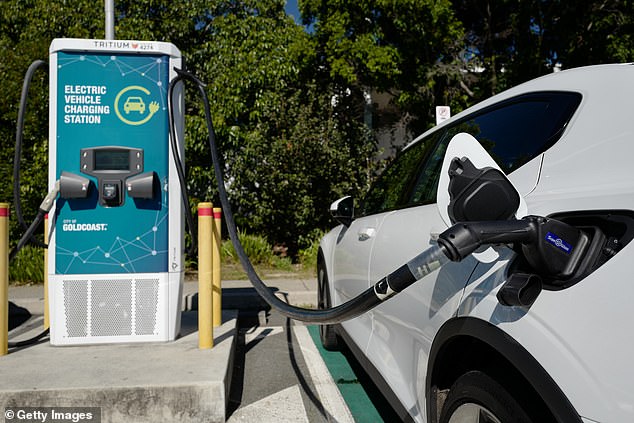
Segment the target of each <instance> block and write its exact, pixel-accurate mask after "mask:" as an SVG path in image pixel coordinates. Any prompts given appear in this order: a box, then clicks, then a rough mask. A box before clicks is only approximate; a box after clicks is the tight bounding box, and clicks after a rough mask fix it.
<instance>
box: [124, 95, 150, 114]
mask: <svg viewBox="0 0 634 423" xmlns="http://www.w3.org/2000/svg"><path fill="white" fill-rule="evenodd" d="M123 110H124V111H125V114H126V115H127V114H130V112H131V111H137V112H139V113H140V114H143V113H145V103H144V102H143V99H142V98H141V97H128V98H127V99H126V101H125V103H124V104H123Z"/></svg>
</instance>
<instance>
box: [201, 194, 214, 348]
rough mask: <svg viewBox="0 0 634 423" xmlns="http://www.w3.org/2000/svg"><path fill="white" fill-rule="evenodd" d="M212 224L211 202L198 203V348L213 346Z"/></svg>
mask: <svg viewBox="0 0 634 423" xmlns="http://www.w3.org/2000/svg"><path fill="white" fill-rule="evenodd" d="M212 226H213V213H212V205H211V203H199V204H198V348H199V349H201V350H202V349H209V348H213V346H214V334H213V326H212V300H211V297H212V281H211V272H212V269H211V266H212V259H211V254H212V246H211V242H212V241H211V238H212V235H211V234H212Z"/></svg>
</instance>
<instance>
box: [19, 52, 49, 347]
mask: <svg viewBox="0 0 634 423" xmlns="http://www.w3.org/2000/svg"><path fill="white" fill-rule="evenodd" d="M40 68H41V69H44V70H46V71H48V64H47V63H46V62H45V61H43V60H35V61H34V62H33V63H31V65H30V66H29V68H28V69H27V71H26V74H25V75H24V82H23V84H22V93H21V95H20V106H19V109H18V120H17V125H16V132H15V151H14V156H13V207H14V209H15V215H16V218H17V220H18V223H19V224H20V226H21V227H22V229H23V230H24V231H25V232H24V235H22V237H21V238H20V240H19V241H18V244H17V245H16V246H15V247H14V248H13V249H12V250H11V252H10V253H9V261H12V260H13V259H14V258H15V256H16V255H17V254H18V252H19V251H20V250H21V249H22V248H23V247H24V246H25V245H26V244H28V243H29V242H31V243H33V244H35V245H37V246H39V247H42V248H48V245H47V243H46V240H44V242H41V241H40V240H38V239H37V238H36V237H35V232H36V231H37V229H38V228H39V226H40V225H41V223H42V221H43V220H44V217H45V216H46V213H48V210H50V207H48V210H46V207H45V209H43V208H42V205H44V204H45V202H46V201H47V199H49V197H50V196H51V194H50V193H49V195H47V196H46V198H45V200H44V202H43V203H42V205H40V208H39V209H38V212H37V215H36V216H35V218H34V219H33V221H32V222H31V224H30V225H27V224H26V221H25V220H24V216H23V214H22V201H21V196H20V191H21V189H20V161H21V160H22V144H23V140H24V119H25V116H26V106H27V98H28V94H29V89H30V87H31V81H32V80H33V75H34V74H35V72H36V71H37V70H38V69H40ZM57 189H59V184H57ZM55 195H57V193H55ZM49 203H50V205H52V202H51V201H49ZM44 271H45V272H46V271H47V270H46V269H44ZM48 334H49V329H45V330H44V331H42V332H40V333H39V334H37V335H35V336H34V337H32V338H29V339H25V340H22V341H15V342H11V341H10V342H9V348H21V347H25V346H28V345H32V344H35V343H36V342H38V341H39V340H40V339H42V338H44V337H45V336H46V335H48Z"/></svg>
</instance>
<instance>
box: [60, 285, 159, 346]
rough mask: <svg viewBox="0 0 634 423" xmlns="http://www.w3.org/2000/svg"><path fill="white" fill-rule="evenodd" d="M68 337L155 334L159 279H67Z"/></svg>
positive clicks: (66, 309)
mask: <svg viewBox="0 0 634 423" xmlns="http://www.w3.org/2000/svg"><path fill="white" fill-rule="evenodd" d="M62 284H63V292H64V316H65V322H66V332H67V334H68V337H70V338H77V337H94V336H131V335H156V334H157V327H156V323H157V311H158V301H159V280H158V279H152V278H149V279H129V278H128V279H92V280H90V279H89V280H64V281H62Z"/></svg>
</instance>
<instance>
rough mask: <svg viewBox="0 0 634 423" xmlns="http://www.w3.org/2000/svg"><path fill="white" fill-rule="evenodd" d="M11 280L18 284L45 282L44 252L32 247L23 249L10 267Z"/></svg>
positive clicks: (28, 246)
mask: <svg viewBox="0 0 634 423" xmlns="http://www.w3.org/2000/svg"><path fill="white" fill-rule="evenodd" d="M9 280H10V281H11V282H12V283H17V284H25V283H42V282H44V251H43V250H42V249H41V248H36V247H32V246H30V245H27V246H25V247H24V248H22V249H21V250H20V252H18V254H17V255H16V256H15V259H13V261H12V262H11V263H10V265H9Z"/></svg>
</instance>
